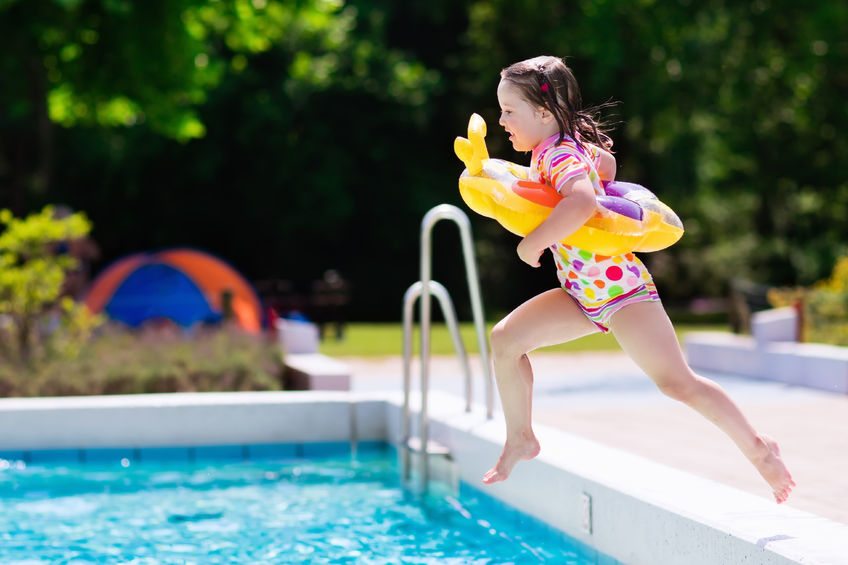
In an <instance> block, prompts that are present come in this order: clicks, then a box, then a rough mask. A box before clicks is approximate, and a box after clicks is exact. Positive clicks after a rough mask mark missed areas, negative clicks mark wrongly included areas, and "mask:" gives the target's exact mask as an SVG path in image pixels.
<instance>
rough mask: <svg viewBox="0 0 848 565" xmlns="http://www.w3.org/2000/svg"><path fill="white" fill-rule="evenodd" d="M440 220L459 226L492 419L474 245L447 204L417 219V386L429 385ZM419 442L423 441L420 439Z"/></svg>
mask: <svg viewBox="0 0 848 565" xmlns="http://www.w3.org/2000/svg"><path fill="white" fill-rule="evenodd" d="M440 220H452V221H453V222H454V223H456V225H457V227H459V235H460V240H461V242H462V256H463V259H464V262H465V276H466V279H467V281H468V294H469V297H470V298H471V312H472V315H473V318H474V326H475V329H476V332H477V348H478V349H479V351H480V362H481V364H482V365H483V378H484V383H485V386H486V418H487V419H489V420H491V419H492V411H493V407H494V398H495V397H494V381H493V380H492V374H491V368H490V364H489V346H488V340H487V339H486V322H485V319H484V317H483V301H482V299H481V293H480V277H479V275H478V274H477V262H476V260H475V259H474V242H473V240H472V238H471V222H470V221H469V220H468V216H467V215H466V214H465V212H463V211H462V210H460V209H459V208H457V207H456V206H453V205H451V204H439V205H438V206H436V207H434V208H432V209H430V211H429V212H427V213H426V214H425V215H424V218H423V219H422V220H421V278H420V281H421V284H422V285H423V286H422V290H421V303H420V324H421V350H420V355H421V385H422V390H424V385H425V384H426V385H429V382H428V380H429V378H430V280H432V254H433V252H432V238H431V235H432V232H433V227H434V226H435V225H436V223H438V222H439V221H440ZM425 407H426V400H424V399H422V408H421V411H422V412H424V411H425ZM422 440H423V438H422Z"/></svg>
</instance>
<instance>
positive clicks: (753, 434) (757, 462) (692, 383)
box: [610, 302, 795, 503]
mask: <svg viewBox="0 0 848 565" xmlns="http://www.w3.org/2000/svg"><path fill="white" fill-rule="evenodd" d="M610 327H611V328H612V331H613V334H614V335H615V337H616V339H617V340H618V343H619V344H620V345H621V347H622V349H624V351H625V352H626V353H627V354H628V355H629V356H630V358H631V359H633V361H635V362H636V364H637V365H639V367H640V368H641V369H642V370H643V371H645V373H647V375H648V376H649V377H651V379H653V381H654V382H655V383H656V384H657V386H658V387H659V388H660V390H661V391H662V392H663V393H665V394H666V395H668V396H669V397H671V398H674V399H675V400H679V401H681V402H683V403H685V404H687V405H688V406H690V407H692V408H694V409H695V410H697V411H698V412H700V413H701V414H702V415H703V416H704V417H705V418H707V419H708V420H710V421H711V422H713V423H714V424H716V425H717V426H718V427H719V428H721V429H722V430H723V431H724V432H725V433H726V434H727V435H728V436H730V438H731V439H732V440H733V441H734V442H735V443H736V445H737V446H738V447H739V449H741V450H742V453H744V454H745V456H746V457H747V458H748V459H749V460H750V461H751V463H753V464H754V466H755V467H756V468H757V471H759V473H760V474H761V475H762V476H763V478H764V479H765V480H766V481H767V482H768V483H769V485H770V486H771V488H772V490H773V492H774V497H775V499H776V500H777V502H778V503H780V502H783V501H785V500H786V498H787V497H788V496H789V492H790V491H791V490H792V487H793V486H794V485H795V483H794V481H793V480H792V476H791V475H790V474H789V471H788V470H787V469H786V465H785V464H784V463H783V460H782V459H781V457H780V450H779V449H778V447H777V443H776V442H775V441H774V440H772V439H771V438H769V437H767V436H763V435H760V434H758V433H757V431H756V430H755V429H754V428H753V426H751V424H750V423H749V422H748V420H747V418H746V417H745V415H744V414H743V413H742V411H741V410H740V409H739V407H738V406H737V405H736V404H735V403H734V402H733V400H731V399H730V397H729V396H728V395H727V393H726V392H725V391H724V389H722V388H721V387H720V386H719V385H718V384H716V383H715V382H713V381H711V380H709V379H706V378H704V377H701V376H699V375H696V374H695V373H694V372H693V371H692V369H691V368H690V367H689V365H688V364H687V363H686V360H685V358H684V356H683V352H682V351H681V349H680V344H679V343H678V341H677V336H676V335H675V333H674V328H673V327H672V325H671V321H670V320H669V319H668V315H666V313H665V310H664V309H663V307H662V304H661V303H659V302H640V303H637V304H631V305H629V306H625V307H624V308H622V309H621V310H619V311H618V312H616V313H615V314H613V317H612V320H611V324H610Z"/></svg>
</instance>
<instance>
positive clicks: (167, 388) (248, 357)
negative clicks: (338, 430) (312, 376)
mask: <svg viewBox="0 0 848 565" xmlns="http://www.w3.org/2000/svg"><path fill="white" fill-rule="evenodd" d="M282 385H283V360H282V356H281V355H280V351H279V348H278V347H277V345H276V344H275V343H272V342H269V341H268V340H267V339H266V338H264V337H261V336H251V335H246V334H244V333H241V332H238V331H237V330H234V329H216V330H211V329H210V330H202V331H196V332H192V333H191V334H186V333H183V332H181V331H178V330H175V329H173V328H166V329H159V330H146V331H142V332H139V333H135V332H126V331H119V330H115V329H114V328H107V330H106V331H102V332H101V333H100V335H99V336H98V337H96V338H95V339H93V340H91V342H90V343H88V344H87V345H85V346H84V347H83V348H82V350H81V351H80V353H79V355H78V356H77V357H76V358H74V359H71V360H67V359H47V360H44V361H41V362H39V363H35V364H33V365H30V366H29V367H26V366H21V365H16V364H12V363H9V362H4V361H2V360H0V396H72V395H93V394H136V393H150V392H209V391H243V390H280V389H282V388H283V386H282Z"/></svg>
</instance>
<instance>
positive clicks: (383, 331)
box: [320, 322, 729, 357]
mask: <svg viewBox="0 0 848 565" xmlns="http://www.w3.org/2000/svg"><path fill="white" fill-rule="evenodd" d="M491 329H492V328H491V326H489V327H488V328H487V330H486V332H487V333H486V339H488V335H489V333H488V332H490V331H491ZM675 329H676V330H677V337H678V339H680V338H681V337H682V336H683V335H684V334H686V333H687V332H692V331H729V329H728V327H727V325H703V324H697V325H687V324H679V325H676V326H675ZM460 334H461V335H462V340H463V343H464V344H465V347H466V349H467V351H468V352H469V353H477V336H476V335H475V331H474V325H473V324H471V323H470V322H469V323H463V324H460ZM419 346H420V337H419V332H418V327H417V325H416V328H415V331H414V333H413V341H412V347H413V351H414V352H417V351H418V348H419ZM402 348H403V327H402V325H401V324H399V323H385V324H366V323H353V324H348V326H347V328H346V330H345V334H344V338H343V339H341V340H336V339H335V338H334V337H328V338H326V339H325V340H324V341H322V342H321V347H320V351H321V353H323V354H325V355H329V356H331V357H341V356H358V357H369V356H373V357H378V356H381V355H400V354H401V352H402ZM430 348H431V352H432V353H433V355H443V354H453V353H454V348H453V341H451V337H450V332H449V331H448V329H447V326H445V325H444V324H433V326H432V330H431V333H430ZM618 349H619V347H618V343H617V342H616V341H615V338H614V337H612V335H611V334H607V335H604V334H600V333H597V334H592V335H588V336H586V337H583V338H580V339H577V340H574V341H571V342H568V343H564V344H562V345H555V346H552V347H546V348H544V349H540V350H539V351H547V352H557V353H568V352H579V351H617V350H618Z"/></svg>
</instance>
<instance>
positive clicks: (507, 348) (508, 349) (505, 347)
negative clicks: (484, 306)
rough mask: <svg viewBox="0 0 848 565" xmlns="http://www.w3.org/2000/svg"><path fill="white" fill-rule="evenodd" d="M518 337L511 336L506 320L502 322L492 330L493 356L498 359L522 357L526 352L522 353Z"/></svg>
mask: <svg viewBox="0 0 848 565" xmlns="http://www.w3.org/2000/svg"><path fill="white" fill-rule="evenodd" d="M515 337H516V336H513V335H511V332H510V331H509V326H508V325H507V323H506V319H503V320H501V321H500V322H498V323H497V324H495V326H494V327H493V328H492V334H491V338H490V341H491V345H492V354H493V355H494V356H497V357H505V356H506V357H520V356H521V355H523V354H524V353H526V351H520V349H521V348H520V346H518V343H517V340H516V339H515Z"/></svg>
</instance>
